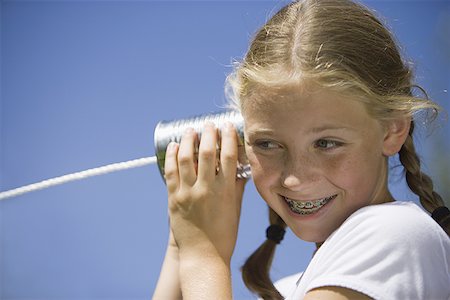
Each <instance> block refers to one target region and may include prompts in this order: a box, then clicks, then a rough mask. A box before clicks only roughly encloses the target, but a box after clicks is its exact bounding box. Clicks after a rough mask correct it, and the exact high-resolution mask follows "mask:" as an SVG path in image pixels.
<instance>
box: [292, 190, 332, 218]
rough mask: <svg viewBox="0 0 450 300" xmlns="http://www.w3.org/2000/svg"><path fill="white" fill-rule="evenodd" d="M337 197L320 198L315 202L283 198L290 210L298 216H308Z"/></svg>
mask: <svg viewBox="0 0 450 300" xmlns="http://www.w3.org/2000/svg"><path fill="white" fill-rule="evenodd" d="M336 196H337V195H333V196H331V197H326V198H322V199H319V200H315V201H294V200H291V199H289V198H284V199H285V200H286V202H287V203H288V204H289V207H290V209H291V210H292V211H293V212H295V213H298V214H300V215H310V214H313V213H315V212H316V211H318V210H319V209H321V208H322V206H324V205H325V204H327V203H328V202H329V201H330V200H332V199H334V198H336Z"/></svg>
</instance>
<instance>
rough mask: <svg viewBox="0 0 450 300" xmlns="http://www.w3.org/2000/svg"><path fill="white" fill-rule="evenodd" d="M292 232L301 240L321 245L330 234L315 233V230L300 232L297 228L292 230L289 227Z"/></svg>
mask: <svg viewBox="0 0 450 300" xmlns="http://www.w3.org/2000/svg"><path fill="white" fill-rule="evenodd" d="M289 228H290V229H291V230H292V232H293V233H294V234H295V235H296V236H297V237H298V238H299V239H301V240H303V241H305V242H311V243H323V242H324V241H325V240H326V239H327V238H328V237H329V236H330V235H331V233H332V232H317V230H302V229H298V228H295V229H294V228H292V227H290V226H289Z"/></svg>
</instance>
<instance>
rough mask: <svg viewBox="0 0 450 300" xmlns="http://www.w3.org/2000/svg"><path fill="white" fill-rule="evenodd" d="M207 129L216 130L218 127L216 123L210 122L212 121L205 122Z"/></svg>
mask: <svg viewBox="0 0 450 300" xmlns="http://www.w3.org/2000/svg"><path fill="white" fill-rule="evenodd" d="M204 126H205V128H206V127H210V128H215V127H216V125H214V123H213V122H210V121H207V122H205V125H204Z"/></svg>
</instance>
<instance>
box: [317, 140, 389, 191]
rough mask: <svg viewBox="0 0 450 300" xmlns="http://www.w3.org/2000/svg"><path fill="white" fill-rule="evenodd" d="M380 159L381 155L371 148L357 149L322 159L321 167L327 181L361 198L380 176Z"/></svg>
mask: <svg viewBox="0 0 450 300" xmlns="http://www.w3.org/2000/svg"><path fill="white" fill-rule="evenodd" d="M382 160H383V158H382V156H380V155H377V153H376V152H375V151H371V149H359V150H357V151H351V152H347V153H344V154H342V155H339V156H334V157H333V158H330V159H327V160H324V161H323V162H324V164H323V165H322V166H323V168H322V169H323V170H325V172H324V174H325V176H326V177H328V179H329V181H331V182H332V183H333V184H334V185H335V186H337V187H339V188H340V189H342V190H345V191H346V193H347V194H348V196H350V195H354V196H355V197H356V198H361V197H362V196H363V195H364V194H367V193H368V192H370V190H371V189H372V188H373V187H374V186H375V185H376V182H377V181H378V179H379V178H382V174H381V173H380V170H381V168H380V166H381V162H382ZM377 178H378V179H377ZM361 200H362V199H361Z"/></svg>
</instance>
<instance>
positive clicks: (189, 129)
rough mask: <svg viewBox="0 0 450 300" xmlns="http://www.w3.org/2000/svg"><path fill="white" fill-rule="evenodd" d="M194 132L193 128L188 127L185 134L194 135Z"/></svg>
mask: <svg viewBox="0 0 450 300" xmlns="http://www.w3.org/2000/svg"><path fill="white" fill-rule="evenodd" d="M192 132H194V128H192V127H188V128H186V130H185V131H184V133H192Z"/></svg>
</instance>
